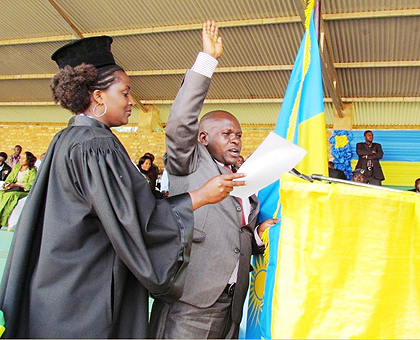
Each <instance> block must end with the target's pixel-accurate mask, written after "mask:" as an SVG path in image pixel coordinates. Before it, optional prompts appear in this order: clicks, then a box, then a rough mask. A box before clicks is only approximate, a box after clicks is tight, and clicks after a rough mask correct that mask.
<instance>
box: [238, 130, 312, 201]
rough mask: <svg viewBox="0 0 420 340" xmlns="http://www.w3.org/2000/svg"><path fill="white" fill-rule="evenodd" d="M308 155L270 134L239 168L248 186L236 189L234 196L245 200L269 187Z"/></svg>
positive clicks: (295, 146)
mask: <svg viewBox="0 0 420 340" xmlns="http://www.w3.org/2000/svg"><path fill="white" fill-rule="evenodd" d="M305 155H306V150H304V149H302V148H301V147H299V146H297V145H295V144H293V143H290V142H289V141H287V140H286V139H284V138H282V137H280V136H279V135H277V134H275V133H273V132H270V134H269V135H268V136H267V138H266V139H264V141H263V142H262V143H261V145H260V146H259V147H258V148H257V150H255V151H254V153H253V154H252V155H251V156H250V157H249V158H248V159H247V160H246V161H245V163H244V164H242V166H241V167H240V168H239V170H238V173H244V174H246V177H244V178H240V179H238V180H239V181H242V180H244V181H245V182H246V185H244V186H242V187H234V188H233V190H232V192H231V193H230V194H231V195H232V196H236V197H240V198H242V199H245V198H247V197H249V196H251V195H253V194H255V193H256V192H258V191H259V190H261V189H263V188H265V187H266V186H267V185H269V184H271V183H273V182H275V181H277V180H278V179H280V176H281V174H283V173H284V172H288V171H290V170H291V169H292V168H294V167H295V165H296V164H298V163H299V162H300V161H301V160H302V158H303V157H304V156H305Z"/></svg>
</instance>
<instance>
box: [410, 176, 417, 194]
mask: <svg viewBox="0 0 420 340" xmlns="http://www.w3.org/2000/svg"><path fill="white" fill-rule="evenodd" d="M409 191H414V192H417V193H418V194H420V178H417V179H416V181H415V182H414V189H410V190H409Z"/></svg>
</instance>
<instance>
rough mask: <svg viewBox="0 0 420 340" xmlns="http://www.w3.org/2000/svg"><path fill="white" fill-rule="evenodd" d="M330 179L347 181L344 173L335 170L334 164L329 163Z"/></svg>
mask: <svg viewBox="0 0 420 340" xmlns="http://www.w3.org/2000/svg"><path fill="white" fill-rule="evenodd" d="M328 177H332V178H338V179H347V178H346V175H345V174H344V172H342V171H341V170H338V169H336V168H334V162H331V161H329V162H328Z"/></svg>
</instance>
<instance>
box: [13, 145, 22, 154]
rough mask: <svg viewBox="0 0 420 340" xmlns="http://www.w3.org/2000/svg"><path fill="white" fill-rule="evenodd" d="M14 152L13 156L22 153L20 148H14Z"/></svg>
mask: <svg viewBox="0 0 420 340" xmlns="http://www.w3.org/2000/svg"><path fill="white" fill-rule="evenodd" d="M14 151H15V155H16V156H19V155H20V153H21V152H22V148H21V147H20V146H15V149H14Z"/></svg>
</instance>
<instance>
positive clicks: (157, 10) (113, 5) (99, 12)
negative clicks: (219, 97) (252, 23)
mask: <svg viewBox="0 0 420 340" xmlns="http://www.w3.org/2000/svg"><path fill="white" fill-rule="evenodd" d="M56 2H57V4H59V5H60V7H61V8H62V9H63V10H64V11H65V12H66V13H68V15H69V17H70V19H71V20H72V21H73V23H74V24H75V25H76V26H77V27H79V29H80V30H81V31H82V32H102V31H106V30H117V29H136V28H143V27H156V26H172V25H179V24H197V23H200V22H203V21H204V20H207V19H209V18H210V19H214V20H218V21H230V20H247V19H255V18H272V17H278V16H293V15H296V13H297V9H296V6H295V3H294V1H272V0H270V1H254V0H230V1H223V2H220V1H208V0H177V1H174V0H159V1H155V0H143V1H126V0H113V1H100V4H98V1H85V0H56Z"/></svg>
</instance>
